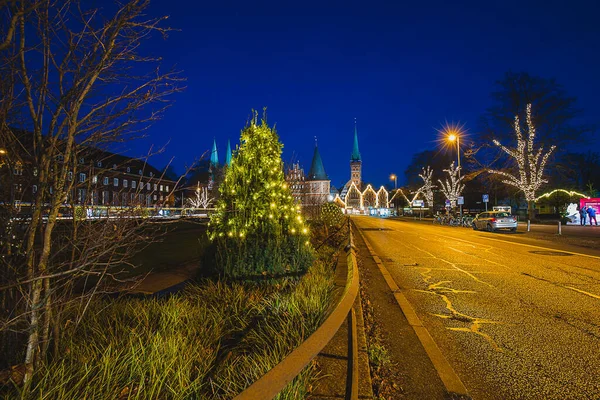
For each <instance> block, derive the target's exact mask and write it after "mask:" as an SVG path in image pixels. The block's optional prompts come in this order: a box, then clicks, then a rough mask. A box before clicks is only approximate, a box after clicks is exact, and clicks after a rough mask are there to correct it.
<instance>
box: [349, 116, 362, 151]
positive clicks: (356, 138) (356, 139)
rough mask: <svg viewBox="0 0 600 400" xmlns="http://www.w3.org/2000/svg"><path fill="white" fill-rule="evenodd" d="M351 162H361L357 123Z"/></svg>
mask: <svg viewBox="0 0 600 400" xmlns="http://www.w3.org/2000/svg"><path fill="white" fill-rule="evenodd" d="M350 161H360V151H358V132H357V130H356V121H355V122H354V144H353V146H352V155H351V156H350Z"/></svg>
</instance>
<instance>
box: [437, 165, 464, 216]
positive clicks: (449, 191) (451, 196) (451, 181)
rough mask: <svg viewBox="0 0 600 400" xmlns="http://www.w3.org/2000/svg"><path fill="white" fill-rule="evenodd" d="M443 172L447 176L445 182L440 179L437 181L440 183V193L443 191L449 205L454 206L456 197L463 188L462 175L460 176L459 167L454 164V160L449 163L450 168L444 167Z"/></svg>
mask: <svg viewBox="0 0 600 400" xmlns="http://www.w3.org/2000/svg"><path fill="white" fill-rule="evenodd" d="M444 172H447V173H448V178H447V179H446V181H445V182H442V180H441V179H439V180H438V182H439V183H440V189H441V191H442V193H444V196H446V199H448V200H450V205H451V207H452V208H454V207H456V202H457V201H458V197H459V196H460V194H461V193H462V191H463V189H464V188H465V185H464V184H463V183H462V181H463V179H464V176H460V167H457V166H455V165H454V161H453V162H452V164H450V168H449V169H445V170H444Z"/></svg>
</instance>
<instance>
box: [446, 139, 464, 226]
mask: <svg viewBox="0 0 600 400" xmlns="http://www.w3.org/2000/svg"><path fill="white" fill-rule="evenodd" d="M448 141H450V142H456V158H457V159H458V182H459V183H460V135H459V134H458V133H456V132H450V133H449V134H448ZM459 207H460V216H461V218H462V204H459Z"/></svg>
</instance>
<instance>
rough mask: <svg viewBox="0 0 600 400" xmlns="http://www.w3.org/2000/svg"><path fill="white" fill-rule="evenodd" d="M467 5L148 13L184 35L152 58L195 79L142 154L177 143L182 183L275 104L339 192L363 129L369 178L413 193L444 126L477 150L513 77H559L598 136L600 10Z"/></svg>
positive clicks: (174, 150) (246, 6) (290, 149)
mask: <svg viewBox="0 0 600 400" xmlns="http://www.w3.org/2000/svg"><path fill="white" fill-rule="evenodd" d="M184 3H185V5H184ZM452 3H454V4H452ZM458 3H459V2H446V1H425V2H417V1H413V2H399V1H385V2H376V1H368V2H367V1H361V2H356V1H354V2H353V1H343V2H341V1H335V2H334V1H327V0H324V1H320V2H304V1H302V2H288V1H274V2H260V1H257V2H248V1H210V2H209V1H196V2H192V1H189V2H188V1H186V2H182V1H173V0H154V1H153V2H152V3H151V6H150V9H149V13H150V14H152V15H161V14H167V15H169V16H170V18H169V20H168V23H169V26H171V27H173V28H178V29H180V30H181V31H179V32H174V33H172V34H171V35H170V37H169V38H168V39H167V40H166V41H162V40H160V39H157V40H155V41H154V42H153V43H152V46H153V48H152V49H153V51H154V52H155V54H156V55H161V56H163V57H164V66H166V67H168V66H172V65H176V66H177V68H179V69H182V70H183V72H184V76H185V77H186V78H187V89H186V90H185V92H184V93H181V94H177V95H176V96H175V97H174V99H175V104H174V105H173V107H172V108H171V109H170V110H168V111H167V113H166V115H165V117H164V119H163V120H162V121H160V122H159V123H157V124H155V125H154V126H153V127H152V128H151V129H150V131H149V135H150V136H149V138H148V140H146V141H144V142H141V143H139V144H137V145H135V147H134V148H132V149H131V151H130V153H131V154H132V155H139V154H136V152H137V153H140V154H141V153H143V152H144V150H143V149H145V147H144V146H147V145H148V144H149V143H154V144H156V145H160V144H164V143H166V142H167V141H169V140H170V144H169V146H168V148H167V151H166V153H165V154H164V155H159V156H156V157H155V158H154V160H152V161H151V163H153V164H155V165H156V166H157V167H162V166H164V165H165V164H166V163H167V161H168V159H169V158H170V157H171V156H174V157H175V161H174V165H175V167H176V170H177V171H178V172H180V173H181V172H183V166H184V165H185V164H187V163H190V162H191V161H192V160H193V159H194V158H197V157H199V156H200V155H202V153H203V152H205V151H207V150H209V149H210V147H211V145H212V140H213V137H214V138H216V140H217V145H218V146H219V157H220V159H221V160H223V159H224V156H225V154H224V153H225V146H226V143H227V139H231V141H232V145H234V146H235V143H237V140H238V138H239V133H240V129H241V128H242V127H243V126H244V124H245V122H246V120H247V118H248V116H249V114H250V110H251V109H252V108H255V109H259V110H262V107H264V106H267V107H268V116H269V122H270V123H276V124H277V128H278V131H279V135H280V137H281V141H282V142H283V144H284V154H283V159H284V161H285V162H288V161H290V160H292V159H293V158H294V159H296V160H299V161H300V162H301V163H302V164H303V166H304V168H305V170H306V172H308V169H309V168H310V161H311V157H312V154H313V148H314V136H317V137H318V143H319V149H320V151H321V155H322V157H323V162H324V165H325V170H326V172H327V173H328V175H329V177H330V178H331V181H332V184H333V185H336V186H338V187H339V186H341V185H342V184H343V183H345V182H346V181H347V180H348V179H349V159H350V153H351V151H352V133H353V124H354V122H353V121H354V118H355V117H356V118H357V120H358V131H359V141H360V150H361V153H362V158H363V177H364V180H365V181H367V182H372V183H374V184H376V185H380V184H386V183H389V175H390V173H396V174H398V176H399V182H398V183H399V184H401V183H402V182H403V181H404V170H405V169H406V167H407V165H408V163H409V161H410V158H411V156H412V155H413V154H414V153H416V152H419V151H422V150H427V149H434V148H436V146H437V144H436V143H435V140H436V138H437V137H438V133H437V132H436V128H440V127H441V126H442V125H443V124H444V122H445V121H454V122H459V121H460V122H461V123H463V124H465V127H466V129H468V131H469V134H470V135H471V138H472V139H474V140H477V120H478V117H479V116H480V115H481V114H482V113H483V112H484V110H485V109H486V108H487V107H488V106H489V105H490V93H491V92H492V91H493V90H494V82H495V81H497V80H498V79H500V78H502V76H503V74H504V73H505V72H506V71H508V70H512V71H518V72H520V71H525V72H528V73H530V74H532V75H537V76H541V77H545V78H556V79H557V81H558V82H559V83H561V84H562V85H563V86H564V87H565V89H566V90H567V92H568V94H569V95H571V96H575V97H577V98H578V101H579V104H578V105H579V106H580V107H582V108H583V109H584V110H585V122H587V123H590V124H595V125H600V124H599V122H600V118H599V117H598V111H597V110H598V109H600V104H599V103H600V102H599V100H598V94H599V93H600V80H599V79H598V71H599V70H600V45H599V41H600V24H599V23H598V22H597V21H598V15H599V14H600V13H599V12H600V7H598V6H597V5H596V4H595V2H593V1H584V2H566V1H539V2H507V1H503V2H482V1H477V2H469V3H463V5H460V6H459V5H458ZM522 3H526V4H522ZM595 137H596V141H597V143H600V140H599V139H600V138H598V135H597V134H596V135H595ZM596 149H598V145H596ZM583 150H585V149H583Z"/></svg>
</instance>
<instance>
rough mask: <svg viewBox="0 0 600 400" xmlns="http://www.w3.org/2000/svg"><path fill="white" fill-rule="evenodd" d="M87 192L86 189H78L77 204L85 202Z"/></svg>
mask: <svg viewBox="0 0 600 400" xmlns="http://www.w3.org/2000/svg"><path fill="white" fill-rule="evenodd" d="M85 197H86V191H85V189H77V202H78V203H79V204H82V203H83V202H84V201H85Z"/></svg>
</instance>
